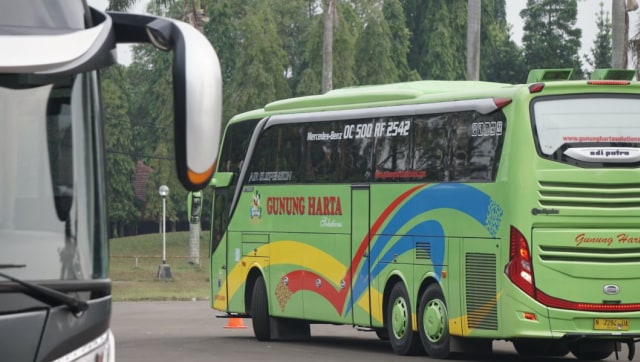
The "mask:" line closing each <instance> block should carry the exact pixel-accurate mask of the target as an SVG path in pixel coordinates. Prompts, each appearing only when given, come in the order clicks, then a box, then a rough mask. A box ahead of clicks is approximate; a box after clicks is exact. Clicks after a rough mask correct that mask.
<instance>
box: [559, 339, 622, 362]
mask: <svg viewBox="0 0 640 362" xmlns="http://www.w3.org/2000/svg"><path fill="white" fill-rule="evenodd" d="M570 348H571V353H572V354H573V355H574V356H576V358H577V359H580V360H585V361H599V360H601V359H605V358H607V357H609V356H610V355H611V353H613V351H614V349H615V342H612V341H594V340H582V341H578V342H575V343H573V344H571V346H570Z"/></svg>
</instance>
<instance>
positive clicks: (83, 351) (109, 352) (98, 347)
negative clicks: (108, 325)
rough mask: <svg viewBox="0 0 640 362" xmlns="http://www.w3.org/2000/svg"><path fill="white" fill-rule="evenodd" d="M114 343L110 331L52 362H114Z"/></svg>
mask: <svg viewBox="0 0 640 362" xmlns="http://www.w3.org/2000/svg"><path fill="white" fill-rule="evenodd" d="M115 355H116V353H115V343H114V340H113V333H111V330H108V331H106V332H105V333H104V334H102V335H101V336H100V337H98V338H96V339H94V340H93V341H91V342H89V343H87V344H85V345H84V346H82V347H80V348H78V349H76V350H75V351H73V352H71V353H68V354H66V355H64V356H62V357H60V358H58V359H57V360H55V361H54V362H114V361H115V359H116V356H115Z"/></svg>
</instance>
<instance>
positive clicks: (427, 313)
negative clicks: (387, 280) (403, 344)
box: [418, 284, 450, 359]
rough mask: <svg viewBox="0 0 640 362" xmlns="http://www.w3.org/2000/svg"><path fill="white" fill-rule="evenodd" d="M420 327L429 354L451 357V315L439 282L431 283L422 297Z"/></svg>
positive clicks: (436, 356)
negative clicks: (449, 315)
mask: <svg viewBox="0 0 640 362" xmlns="http://www.w3.org/2000/svg"><path fill="white" fill-rule="evenodd" d="M418 327H419V328H418V329H419V330H420V340H421V341H422V346H423V347H424V349H425V351H427V355H429V356H430V357H433V358H441V359H444V358H447V357H449V344H450V335H449V317H448V315H447V305H446V303H445V300H444V294H443V293H442V290H441V289H440V287H439V286H438V285H437V284H431V285H429V286H428V287H427V290H426V291H425V292H424V293H423V294H422V297H421V298H420V305H419V308H418Z"/></svg>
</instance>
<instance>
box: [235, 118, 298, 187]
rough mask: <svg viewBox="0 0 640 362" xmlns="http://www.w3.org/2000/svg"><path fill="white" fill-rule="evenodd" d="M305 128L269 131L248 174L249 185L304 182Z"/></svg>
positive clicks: (277, 127) (253, 159) (263, 137)
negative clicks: (301, 170)
mask: <svg viewBox="0 0 640 362" xmlns="http://www.w3.org/2000/svg"><path fill="white" fill-rule="evenodd" d="M301 139H302V128H301V127H300V126H299V125H296V124H291V125H281V126H276V127H271V128H269V129H267V130H266V131H265V132H264V133H263V134H262V135H260V138H259V139H258V143H257V145H256V148H255V151H254V153H253V155H252V157H251V161H250V162H251V163H250V164H249V169H248V173H247V182H248V183H250V184H256V183H290V182H300V181H301V180H302V177H301V173H300V166H301V163H300V161H301V156H302V142H301Z"/></svg>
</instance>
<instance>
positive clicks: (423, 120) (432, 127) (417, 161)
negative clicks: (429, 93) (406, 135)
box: [413, 114, 451, 181]
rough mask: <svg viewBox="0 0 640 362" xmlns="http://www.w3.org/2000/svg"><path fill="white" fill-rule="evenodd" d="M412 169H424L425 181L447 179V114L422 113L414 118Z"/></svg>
mask: <svg viewBox="0 0 640 362" xmlns="http://www.w3.org/2000/svg"><path fill="white" fill-rule="evenodd" d="M413 127H414V131H413V132H414V163H413V164H414V169H416V170H424V171H425V172H426V173H425V177H424V178H423V179H424V180H426V181H448V180H449V175H448V174H449V172H448V167H449V161H448V157H449V151H448V148H449V147H448V143H449V141H448V140H449V133H450V132H451V120H450V118H449V117H448V116H447V115H443V114H434V115H424V116H420V117H417V118H416V119H414V126H413Z"/></svg>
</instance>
